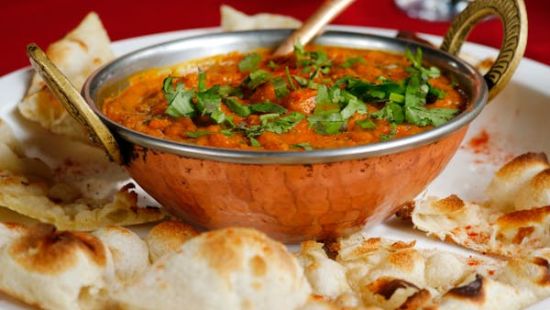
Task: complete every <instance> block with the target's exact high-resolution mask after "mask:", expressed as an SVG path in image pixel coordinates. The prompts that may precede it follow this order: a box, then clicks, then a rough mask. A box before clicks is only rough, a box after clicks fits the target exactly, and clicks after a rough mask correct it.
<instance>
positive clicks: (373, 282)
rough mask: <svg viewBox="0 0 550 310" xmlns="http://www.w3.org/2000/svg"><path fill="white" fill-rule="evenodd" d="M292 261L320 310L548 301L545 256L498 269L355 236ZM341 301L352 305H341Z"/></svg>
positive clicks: (495, 263)
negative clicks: (300, 267)
mask: <svg viewBox="0 0 550 310" xmlns="http://www.w3.org/2000/svg"><path fill="white" fill-rule="evenodd" d="M297 255H298V258H299V260H300V262H301V263H302V265H303V266H304V272H305V274H306V277H307V279H308V281H310V284H311V286H312V289H313V293H314V294H315V295H314V296H317V298H318V299H320V300H321V301H323V302H321V303H318V305H317V306H318V308H320V309H362V308H363V307H378V308H381V309H496V308H499V309H500V308H502V309H518V310H519V309H523V308H525V307H527V306H529V305H532V304H534V303H536V302H538V301H540V300H543V299H545V298H548V297H549V296H550V281H549V279H548V275H549V274H550V273H549V272H550V269H549V268H550V264H549V258H550V250H549V249H544V250H539V251H536V252H534V253H531V255H530V256H529V257H526V258H514V259H511V260H509V261H507V262H505V261H501V260H497V259H493V258H488V257H487V258H479V257H465V256H462V255H457V254H454V253H450V252H444V251H441V250H431V249H421V248H416V247H415V242H414V241H413V242H403V241H395V240H388V239H383V238H372V237H369V236H367V235H365V234H364V233H356V234H354V235H351V236H349V237H346V238H340V239H338V240H336V241H334V242H332V243H329V244H328V245H327V246H325V245H323V244H322V243H318V242H313V241H307V242H304V243H302V247H301V250H300V252H299V253H298V254H297ZM330 257H334V258H330ZM304 262H305V264H304ZM336 266H337V267H336ZM335 270H338V271H336V272H335ZM342 270H343V272H344V273H345V277H344V279H342V276H341V273H342ZM319 275H322V276H319ZM326 288H332V289H329V290H327V289H326ZM334 288H343V289H340V290H335V289H334ZM338 293H340V294H341V295H340V296H338ZM344 296H346V297H347V298H348V302H349V300H350V299H349V296H355V297H356V299H355V300H354V303H353V304H352V303H350V304H348V305H345V304H344V303H343V300H342V298H343V297H344ZM312 305H315V303H312ZM325 305H326V306H325ZM497 305H498V307H497ZM332 306H333V307H332ZM331 307H332V308H331ZM306 308H307V307H306ZM313 309H315V307H313Z"/></svg>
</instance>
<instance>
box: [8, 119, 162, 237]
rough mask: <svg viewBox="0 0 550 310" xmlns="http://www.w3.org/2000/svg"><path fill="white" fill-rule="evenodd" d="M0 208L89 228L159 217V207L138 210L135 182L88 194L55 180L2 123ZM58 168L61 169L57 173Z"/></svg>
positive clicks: (64, 227) (61, 224) (69, 226)
mask: <svg viewBox="0 0 550 310" xmlns="http://www.w3.org/2000/svg"><path fill="white" fill-rule="evenodd" d="M0 129H2V131H1V132H2V135H1V136H0V155H2V156H0V207H4V208H7V209H10V210H12V211H15V212H17V213H19V214H22V215H24V216H26V217H29V218H32V219H35V220H38V221H40V222H43V223H49V224H53V225H55V226H56V227H57V228H58V229H62V230H92V229H96V228H99V227H102V226H106V225H133V224H141V223H146V222H152V221H158V220H160V219H162V218H163V217H164V216H165V214H164V212H163V211H161V210H160V209H158V208H139V207H138V206H137V195H136V193H135V192H134V191H133V187H134V186H133V185H132V184H128V185H126V186H124V187H122V188H121V189H120V190H119V191H118V192H117V193H116V194H115V195H114V196H110V197H106V198H96V199H94V198H90V197H89V196H88V197H87V195H85V193H83V192H82V190H81V189H79V188H77V187H75V186H74V185H73V184H71V183H66V182H63V181H58V180H57V179H58V178H59V175H57V176H56V177H55V178H54V176H53V173H52V171H51V170H50V168H49V167H48V166H47V165H46V164H44V163H43V162H41V161H40V160H38V159H30V158H27V157H25V156H24V155H23V154H21V153H20V150H21V149H22V147H21V146H20V144H19V143H18V142H17V140H16V139H15V138H14V137H13V135H12V134H10V130H9V128H8V127H7V126H5V124H4V123H3V122H1V121H0ZM58 172H59V171H58Z"/></svg>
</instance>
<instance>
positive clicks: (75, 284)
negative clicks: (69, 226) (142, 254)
mask: <svg viewBox="0 0 550 310" xmlns="http://www.w3.org/2000/svg"><path fill="white" fill-rule="evenodd" d="M2 226H3V228H4V229H0V235H1V234H2V230H5V227H6V225H0V227H2ZM112 275H113V269H112V265H111V263H110V256H109V252H108V250H107V249H106V248H105V246H104V245H103V244H102V243H101V242H100V241H99V240H98V239H97V238H95V237H93V236H91V235H89V234H86V233H80V232H58V231H56V230H55V228H54V227H53V226H48V225H40V226H34V227H31V228H29V229H28V231H25V232H23V233H16V234H15V236H12V237H11V238H10V240H9V241H7V242H4V243H3V244H0V291H3V292H5V293H7V294H9V295H11V296H13V297H15V298H18V299H20V300H22V301H24V302H26V303H28V304H31V305H36V306H38V307H40V308H43V309H56V310H60V309H70V310H73V309H82V308H87V307H86V306H84V305H83V304H82V300H81V298H83V296H87V297H88V298H89V300H94V303H96V304H97V302H98V300H100V299H101V296H100V295H101V294H102V293H104V290H105V288H106V287H107V283H108V282H110V281H111V279H112V277H113V276H112Z"/></svg>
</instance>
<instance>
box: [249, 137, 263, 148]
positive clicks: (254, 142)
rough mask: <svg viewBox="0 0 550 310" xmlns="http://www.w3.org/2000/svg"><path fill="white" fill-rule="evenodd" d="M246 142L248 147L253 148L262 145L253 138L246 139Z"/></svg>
mask: <svg viewBox="0 0 550 310" xmlns="http://www.w3.org/2000/svg"><path fill="white" fill-rule="evenodd" d="M248 140H249V141H250V145H252V146H255V147H261V146H262V144H261V143H260V141H258V140H257V139H256V138H254V137H248Z"/></svg>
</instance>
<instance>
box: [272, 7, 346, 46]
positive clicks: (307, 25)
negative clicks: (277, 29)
mask: <svg viewBox="0 0 550 310" xmlns="http://www.w3.org/2000/svg"><path fill="white" fill-rule="evenodd" d="M354 1H355V0H326V1H325V2H323V4H322V5H321V6H320V7H319V8H318V9H317V11H315V13H313V15H311V16H310V17H309V18H308V19H307V20H306V21H305V22H304V24H303V25H302V27H300V28H298V29H296V30H295V31H294V32H293V33H292V34H291V35H290V36H289V37H288V38H286V40H285V41H283V43H281V45H279V47H278V48H277V49H276V50H275V52H274V53H273V56H275V57H277V56H285V55H288V54H290V53H292V51H293V50H294V44H296V43H300V44H302V45H305V44H307V43H308V42H309V41H310V40H311V39H313V37H315V36H316V35H317V34H319V33H320V32H321V30H322V29H323V27H324V26H325V25H327V24H328V23H330V21H331V20H332V19H334V18H335V17H336V16H337V15H338V14H340V13H341V12H342V11H343V10H344V9H346V8H347V7H348V6H349V5H350V4H352V3H353V2H354Z"/></svg>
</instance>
